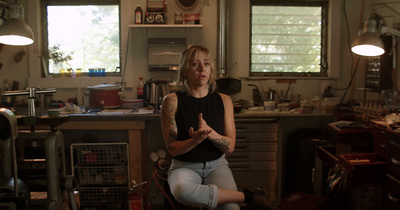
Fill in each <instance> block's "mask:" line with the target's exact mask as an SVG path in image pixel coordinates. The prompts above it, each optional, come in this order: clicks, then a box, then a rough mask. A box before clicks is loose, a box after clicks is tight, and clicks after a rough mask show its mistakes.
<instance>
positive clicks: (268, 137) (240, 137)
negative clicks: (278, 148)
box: [236, 131, 278, 142]
mask: <svg viewBox="0 0 400 210" xmlns="http://www.w3.org/2000/svg"><path fill="white" fill-rule="evenodd" d="M236 142H278V131H276V133H236Z"/></svg>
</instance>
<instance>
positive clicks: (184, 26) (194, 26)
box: [128, 24, 203, 28]
mask: <svg viewBox="0 0 400 210" xmlns="http://www.w3.org/2000/svg"><path fill="white" fill-rule="evenodd" d="M128 27H129V28H202V27H203V25H202V24H181V25H175V24H133V25H128Z"/></svg>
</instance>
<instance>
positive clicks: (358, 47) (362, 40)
mask: <svg viewBox="0 0 400 210" xmlns="http://www.w3.org/2000/svg"><path fill="white" fill-rule="evenodd" d="M351 51H353V52H354V53H356V54H358V55H363V56H379V55H382V54H383V53H385V50H384V45H383V42H382V39H381V38H380V37H379V35H378V34H377V33H372V32H365V33H363V34H361V35H360V36H358V37H357V38H356V39H355V40H354V42H353V47H352V48H351Z"/></svg>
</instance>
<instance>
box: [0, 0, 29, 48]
mask: <svg viewBox="0 0 400 210" xmlns="http://www.w3.org/2000/svg"><path fill="white" fill-rule="evenodd" d="M23 14H24V8H23V7H22V5H21V4H18V3H16V2H14V1H13V2H11V3H10V5H9V18H8V19H7V20H6V21H5V22H4V23H3V24H2V25H0V43H1V44H7V45H17V46H22V45H30V44H32V43H33V32H32V29H31V28H30V27H29V26H28V25H27V24H26V23H25V22H24V21H23V20H22V19H23Z"/></svg>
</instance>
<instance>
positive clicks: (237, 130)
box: [236, 127, 248, 132]
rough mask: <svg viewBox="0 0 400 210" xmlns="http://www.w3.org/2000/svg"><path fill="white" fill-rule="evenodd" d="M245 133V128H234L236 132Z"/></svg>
mask: <svg viewBox="0 0 400 210" xmlns="http://www.w3.org/2000/svg"><path fill="white" fill-rule="evenodd" d="M246 131H248V129H247V127H243V128H241V127H236V132H246Z"/></svg>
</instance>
